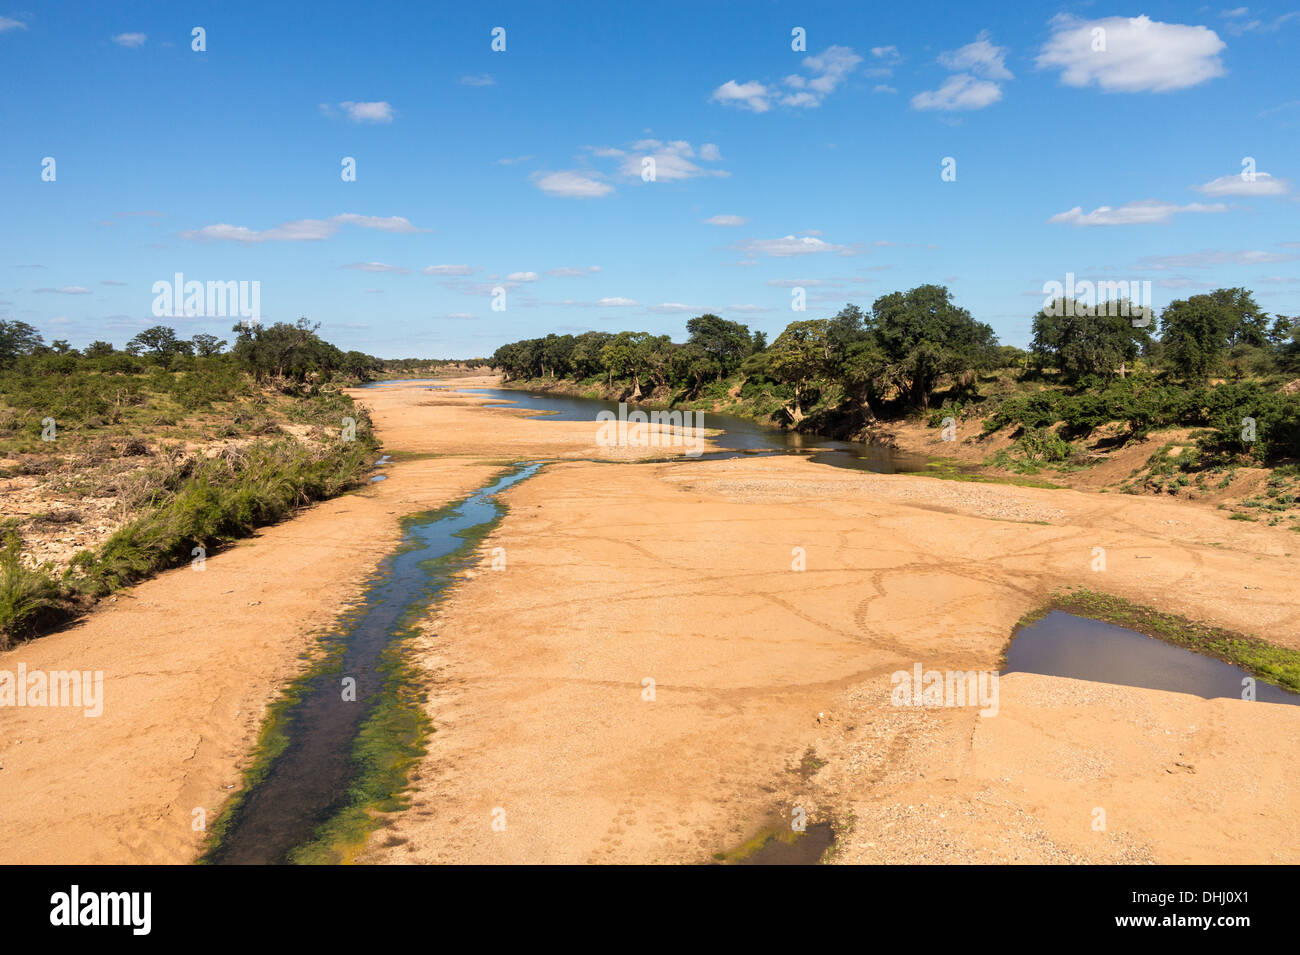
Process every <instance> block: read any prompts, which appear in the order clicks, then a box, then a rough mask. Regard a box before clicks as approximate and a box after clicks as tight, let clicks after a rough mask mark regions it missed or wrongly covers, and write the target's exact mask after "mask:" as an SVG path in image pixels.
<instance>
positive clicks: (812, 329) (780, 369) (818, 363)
mask: <svg viewBox="0 0 1300 955" xmlns="http://www.w3.org/2000/svg"><path fill="white" fill-rule="evenodd" d="M829 324H830V323H829V322H828V321H827V320H826V319H808V320H806V321H801V322H791V323H790V324H789V325H787V326H786V328H785V331H783V332H782V333H781V334H780V335H778V336H777V338H776V341H774V342H772V345H771V347H770V348H768V350H767V360H768V364H767V367H768V373H769V374H770V375H771V376H772V377H773V378H774V379H776V380H777V381H780V382H783V383H785V384H788V385H790V386H791V388H792V389H793V391H794V396H793V397H792V398H791V400H790V402H789V403H788V404H787V405H786V408H785V410H786V413H787V414H788V415H789V416H790V420H791V421H792V422H794V423H795V424H798V423H799V422H800V421H802V420H803V418H804V407H803V405H804V397H805V396H806V394H807V392H808V388H809V385H810V384H811V383H812V382H813V380H814V379H816V378H817V377H818V376H820V375H822V374H823V373H824V372H825V371H826V367H827V362H828V360H829V358H830V340H829V339H828V337H827V328H828V326H829Z"/></svg>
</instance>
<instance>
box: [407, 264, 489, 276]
mask: <svg viewBox="0 0 1300 955" xmlns="http://www.w3.org/2000/svg"><path fill="white" fill-rule="evenodd" d="M477 271H478V267H477V266H474V265H426V266H425V267H424V268H422V269H420V274H421V275H473V274H474V273H475V272H477Z"/></svg>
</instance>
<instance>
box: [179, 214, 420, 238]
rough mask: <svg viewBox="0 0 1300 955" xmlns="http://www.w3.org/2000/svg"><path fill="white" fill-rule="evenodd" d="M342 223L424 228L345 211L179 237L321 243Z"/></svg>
mask: <svg viewBox="0 0 1300 955" xmlns="http://www.w3.org/2000/svg"><path fill="white" fill-rule="evenodd" d="M344 224H347V225H355V226H359V227H360V228H363V229H377V230H379V231H381V232H393V233H398V234H410V233H414V232H420V231H423V230H421V229H419V228H417V227H416V226H414V225H413V224H412V223H411V222H410V220H408V219H406V218H403V217H402V216H361V215H356V214H354V213H344V214H343V215H337V216H333V217H331V218H329V219H297V220H295V221H293V222H285V223H282V224H281V225H278V226H274V227H272V228H270V229H262V230H258V229H250V228H247V227H246V226H236V225H230V224H228V223H225V222H219V223H217V224H215V225H209V226H204V227H203V228H201V229H190V230H188V231H186V232H182V233H181V234H180V237H181V238H182V239H191V240H194V241H198V242H247V243H254V242H320V241H323V240H325V239H328V238H330V237H331V236H333V235H334V234H335V233H337V232H338V230H339V226H341V225H344Z"/></svg>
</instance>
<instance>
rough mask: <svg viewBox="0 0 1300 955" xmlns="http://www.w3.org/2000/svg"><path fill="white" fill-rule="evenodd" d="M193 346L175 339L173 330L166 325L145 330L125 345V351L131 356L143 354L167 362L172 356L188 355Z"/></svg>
mask: <svg viewBox="0 0 1300 955" xmlns="http://www.w3.org/2000/svg"><path fill="white" fill-rule="evenodd" d="M192 347H193V346H191V345H190V343H189V342H186V341H181V340H180V339H179V338H177V337H176V332H175V330H174V329H171V328H168V327H167V326H166V325H155V326H153V327H152V328H146V329H145V330H144V331H142V332H141V333H140V334H138V335H136V336H135V337H134V338H132V339H131V340H130V341H129V342H127V343H126V350H127V351H128V352H130V353H131V354H132V355H139V354H140V353H141V352H144V353H146V354H148V355H150V356H152V357H154V358H157V359H159V360H163V361H165V360H167V359H169V358H171V357H172V356H173V355H180V354H189V352H190V349H191V348H192Z"/></svg>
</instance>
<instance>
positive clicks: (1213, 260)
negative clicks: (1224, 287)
mask: <svg viewBox="0 0 1300 955" xmlns="http://www.w3.org/2000/svg"><path fill="white" fill-rule="evenodd" d="M1285 244H1286V243H1283V245H1285ZM1296 260H1300V254H1297V253H1289V252H1265V251H1263V250H1262V249H1251V250H1242V251H1228V250H1224V249H1204V250H1202V251H1200V252H1187V253H1184V254H1181V255H1145V256H1143V257H1141V258H1140V259H1138V261H1137V265H1136V266H1134V268H1137V269H1140V270H1143V271H1155V272H1159V271H1165V270H1168V269H1208V268H1213V267H1215V266H1222V265H1268V264H1271V263H1274V262H1294V261H1296Z"/></svg>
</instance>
